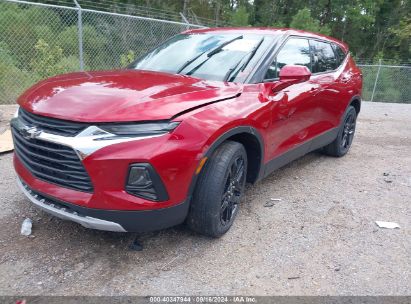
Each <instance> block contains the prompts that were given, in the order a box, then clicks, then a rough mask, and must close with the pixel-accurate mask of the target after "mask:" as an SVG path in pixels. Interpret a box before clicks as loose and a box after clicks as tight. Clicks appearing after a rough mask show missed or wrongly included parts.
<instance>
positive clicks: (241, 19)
mask: <svg viewBox="0 0 411 304" xmlns="http://www.w3.org/2000/svg"><path fill="white" fill-rule="evenodd" d="M249 18H250V14H249V13H248V12H247V9H246V8H245V7H244V6H241V7H239V8H237V10H236V11H235V12H233V13H232V14H231V16H230V21H229V22H230V24H232V25H234V26H248V25H249Z"/></svg>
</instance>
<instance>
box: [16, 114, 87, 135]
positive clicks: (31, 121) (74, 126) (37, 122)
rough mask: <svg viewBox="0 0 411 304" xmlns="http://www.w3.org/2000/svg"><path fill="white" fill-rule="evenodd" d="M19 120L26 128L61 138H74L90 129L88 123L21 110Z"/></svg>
mask: <svg viewBox="0 0 411 304" xmlns="http://www.w3.org/2000/svg"><path fill="white" fill-rule="evenodd" d="M19 119H21V121H22V122H23V123H24V124H25V125H26V126H36V127H38V128H39V129H40V130H43V131H45V132H47V133H52V134H56V135H61V136H74V135H76V134H78V133H80V131H82V130H84V129H85V128H87V127H88V125H87V124H86V123H80V122H73V121H68V120H60V119H54V118H49V117H45V116H40V115H36V114H33V113H30V112H27V111H25V110H23V109H22V108H20V109H19Z"/></svg>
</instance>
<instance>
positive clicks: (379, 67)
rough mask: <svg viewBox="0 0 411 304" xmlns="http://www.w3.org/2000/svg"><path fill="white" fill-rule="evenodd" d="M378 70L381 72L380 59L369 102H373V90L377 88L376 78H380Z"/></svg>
mask: <svg viewBox="0 0 411 304" xmlns="http://www.w3.org/2000/svg"><path fill="white" fill-rule="evenodd" d="M380 70H381V59H380V60H378V71H377V76H375V83H374V88H373V89H372V94H371V102H373V101H374V94H375V89H376V88H377V82H378V77H379V76H380Z"/></svg>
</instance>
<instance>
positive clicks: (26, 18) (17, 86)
mask: <svg viewBox="0 0 411 304" xmlns="http://www.w3.org/2000/svg"><path fill="white" fill-rule="evenodd" d="M64 1H66V2H64V5H50V4H44V3H33V2H26V1H22V0H0V104H13V103H15V100H16V98H17V97H18V96H19V95H20V94H21V93H22V92H23V91H24V90H25V89H26V88H28V87H30V86H31V85H32V84H34V83H36V82H37V81H39V80H41V79H44V78H47V77H50V76H53V75H56V74H62V73H67V72H72V71H79V70H101V69H113V68H121V67H124V66H126V65H127V64H128V63H130V62H131V61H132V60H133V59H134V58H136V57H137V56H139V55H140V54H142V53H144V52H146V51H148V50H149V49H151V48H153V47H155V46H156V45H158V44H159V43H161V42H162V41H164V40H166V39H167V38H169V37H171V36H173V35H175V34H177V33H180V32H182V31H184V30H186V29H190V28H198V27H201V26H200V25H193V24H190V23H184V22H178V21H175V18H176V17H175V16H174V17H173V20H165V19H159V18H151V17H146V16H145V17H142V16H135V15H131V14H126V13H114V12H110V11H102V10H95V9H93V8H92V7H91V6H90V5H87V3H88V2H87V0H85V6H86V7H88V8H82V7H81V3H80V5H79V4H78V3H77V1H76V0H64ZM72 1H74V2H72ZM113 11H114V10H113ZM160 17H161V16H160ZM182 17H184V16H182ZM164 18H166V17H164ZM357 62H358V65H359V67H360V68H361V69H362V71H363V77H364V88H363V99H364V100H369V101H380V102H401V103H411V97H410V96H411V65H389V64H383V62H382V61H380V62H379V63H378V64H373V63H370V62H367V61H364V60H358V61H357Z"/></svg>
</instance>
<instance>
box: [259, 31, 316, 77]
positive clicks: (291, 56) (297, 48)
mask: <svg viewBox="0 0 411 304" xmlns="http://www.w3.org/2000/svg"><path fill="white" fill-rule="evenodd" d="M286 65H303V66H306V67H308V68H309V69H311V57H310V45H309V43H308V40H307V39H302V38H291V39H289V40H287V42H286V43H285V44H284V45H283V46H282V48H281V50H280V51H279V52H278V54H277V57H276V58H275V59H274V61H273V62H272V63H271V65H270V67H269V68H268V71H267V73H266V75H265V77H264V79H266V80H268V79H274V78H278V75H279V72H280V70H281V69H282V68H283V67H284V66H286Z"/></svg>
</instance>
